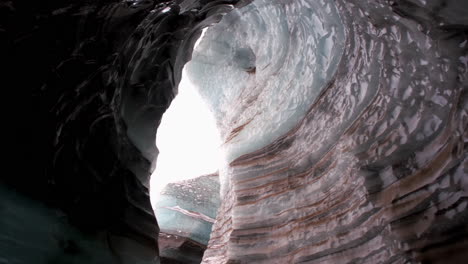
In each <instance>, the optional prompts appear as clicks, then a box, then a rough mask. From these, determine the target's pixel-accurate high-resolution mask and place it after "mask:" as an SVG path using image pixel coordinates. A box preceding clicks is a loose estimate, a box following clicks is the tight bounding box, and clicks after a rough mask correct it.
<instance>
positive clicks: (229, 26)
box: [186, 0, 345, 161]
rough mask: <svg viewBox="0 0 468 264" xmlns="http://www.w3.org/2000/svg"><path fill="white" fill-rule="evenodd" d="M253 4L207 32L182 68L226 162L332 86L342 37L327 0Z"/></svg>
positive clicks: (287, 126) (285, 126)
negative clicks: (207, 111)
mask: <svg viewBox="0 0 468 264" xmlns="http://www.w3.org/2000/svg"><path fill="white" fill-rule="evenodd" d="M296 2H297V3H296V4H295V5H290V7H291V8H284V7H283V2H282V1H276V0H275V1H267V0H264V1H263V0H259V1H254V2H252V3H251V4H249V5H247V6H245V7H243V8H240V9H236V10H234V11H232V12H230V13H228V14H227V15H226V16H224V17H223V19H222V20H221V21H220V22H219V23H218V24H215V25H214V26H212V27H209V28H208V30H207V31H206V33H205V35H204V37H203V38H202V39H201V41H200V44H199V45H198V46H197V47H196V48H195V49H194V52H193V55H192V60H191V61H190V62H189V63H187V65H186V69H187V74H188V76H189V79H190V80H191V81H192V82H193V83H194V85H195V86H196V87H197V88H198V91H199V93H200V94H201V96H202V97H203V98H204V99H205V100H206V102H207V103H208V105H209V106H210V108H211V109H212V111H213V112H214V113H215V118H216V119H217V120H218V127H219V129H220V132H221V134H222V137H223V141H224V145H223V149H224V151H225V155H226V159H227V161H232V160H234V159H235V158H237V157H239V156H241V155H242V154H246V153H249V152H252V151H255V150H258V149H261V148H262V147H264V146H266V145H267V144H269V143H271V142H272V141H273V140H274V139H277V138H278V137H280V136H282V135H284V134H285V133H286V132H288V131H289V130H291V129H292V128H293V127H294V126H296V124H297V123H298V121H299V120H301V119H302V118H303V116H304V115H305V113H306V112H307V111H308V110H309V108H310V106H311V105H312V104H313V102H314V101H315V99H316V98H317V96H318V95H319V94H320V92H321V91H322V89H323V88H324V87H325V86H326V85H327V84H328V83H330V82H331V81H332V78H333V74H334V73H335V71H336V68H337V65H338V63H339V61H340V58H341V55H342V53H343V48H344V40H345V32H344V29H343V25H342V23H341V19H340V16H339V14H338V10H337V9H336V8H335V6H334V5H333V4H332V1H296Z"/></svg>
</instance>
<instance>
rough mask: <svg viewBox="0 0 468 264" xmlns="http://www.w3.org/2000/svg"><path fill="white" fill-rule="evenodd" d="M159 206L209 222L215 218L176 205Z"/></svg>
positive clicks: (212, 221)
mask: <svg viewBox="0 0 468 264" xmlns="http://www.w3.org/2000/svg"><path fill="white" fill-rule="evenodd" d="M161 208H165V209H169V210H172V211H177V212H179V213H182V214H184V215H187V216H190V217H193V218H196V219H202V220H204V221H206V222H210V223H214V222H215V219H213V218H211V217H209V216H207V215H204V214H202V213H198V212H193V211H189V210H186V209H183V208H181V207H180V206H178V205H176V206H162V207H161Z"/></svg>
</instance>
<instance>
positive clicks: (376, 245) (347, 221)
mask: <svg viewBox="0 0 468 264" xmlns="http://www.w3.org/2000/svg"><path fill="white" fill-rule="evenodd" d="M460 10H467V4H466V3H462V2H456V1H362V0H359V1H357V0H356V1H352V0H347V1H343V0H337V1H328V0H321V1H312V0H310V1H306V0H302V1H280V0H277V1H254V2H253V3H251V4H250V5H248V6H245V7H244V8H241V9H239V10H235V11H234V12H232V13H230V14H228V15H227V16H225V17H224V18H223V20H222V21H221V22H220V23H219V24H217V25H215V26H213V27H211V28H209V29H208V30H207V31H206V34H205V35H204V37H203V39H202V40H201V41H200V45H199V46H198V47H197V48H196V49H195V51H194V54H193V60H192V61H191V62H190V63H189V65H188V67H187V68H188V73H189V76H190V77H191V79H192V81H193V82H194V83H195V84H196V85H197V86H198V89H199V91H200V93H201V94H202V96H204V98H205V99H206V100H207V102H208V104H209V105H210V106H211V107H212V109H213V111H214V112H215V114H216V118H217V121H218V125H219V127H220V129H221V132H222V134H223V139H224V142H225V144H224V147H225V150H226V152H227V159H228V162H230V163H229V165H227V166H226V167H225V168H224V169H223V170H222V171H221V178H222V179H224V180H223V181H222V182H221V185H222V186H221V190H222V197H223V201H222V204H221V207H220V209H219V212H218V217H217V222H216V223H215V226H214V229H213V233H212V235H211V240H210V243H209V245H208V249H207V251H206V252H205V255H204V261H203V263H216V264H219V263H348V262H350V263H406V262H408V261H409V262H419V261H421V262H427V263H429V262H431V263H457V262H459V261H461V259H462V255H463V254H464V253H463V249H466V248H467V247H468V243H467V239H466V238H467V229H466V223H467V217H468V213H467V212H468V210H467V206H468V199H467V197H468V173H467V170H468V164H467V154H466V153H467V150H466V148H467V145H466V142H467V141H468V135H467V132H466V131H467V129H466V128H467V123H468V119H467V118H468V116H467V108H468V106H467V97H466V89H467V79H466V74H467V60H468V57H467V53H468V52H467V37H466V28H467V25H468V17H467V16H466V15H462V13H461V11H460Z"/></svg>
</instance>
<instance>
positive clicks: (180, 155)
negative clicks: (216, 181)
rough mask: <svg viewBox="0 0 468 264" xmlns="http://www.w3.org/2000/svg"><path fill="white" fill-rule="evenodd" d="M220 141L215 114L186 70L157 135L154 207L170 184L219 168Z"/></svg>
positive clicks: (153, 187) (152, 178)
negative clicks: (157, 151) (194, 85)
mask: <svg viewBox="0 0 468 264" xmlns="http://www.w3.org/2000/svg"><path fill="white" fill-rule="evenodd" d="M220 142H221V141H220V138H219V134H218V131H217V128H216V123H215V120H214V118H213V115H212V113H211V112H210V110H209V109H208V107H207V105H206V104H205V102H203V99H202V98H201V97H200V95H199V94H198V92H197V91H196V89H195V87H193V85H192V84H191V83H190V80H189V79H188V78H187V77H186V74H185V71H184V72H183V75H182V80H181V82H180V84H179V93H178V95H177V96H176V97H175V99H174V101H172V104H171V106H170V107H169V109H168V110H167V111H166V113H165V114H164V116H163V118H162V121H161V124H160V126H159V128H158V132H157V135H156V144H157V146H158V149H159V156H158V160H157V165H156V169H155V171H154V172H153V175H152V177H151V203H152V204H153V206H154V205H155V203H156V201H157V199H158V197H159V194H160V191H161V190H162V189H163V188H164V187H165V186H166V185H167V184H168V183H171V182H177V181H181V180H187V179H191V178H195V177H198V176H201V175H205V174H209V173H212V172H215V171H217V170H218V167H219V164H220V162H221V156H222V155H221V151H220V145H221V143H220Z"/></svg>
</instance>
